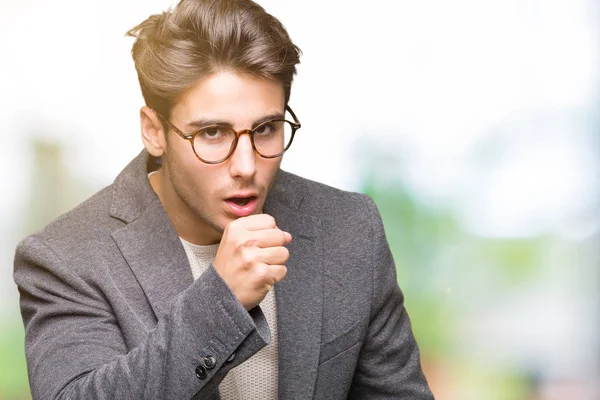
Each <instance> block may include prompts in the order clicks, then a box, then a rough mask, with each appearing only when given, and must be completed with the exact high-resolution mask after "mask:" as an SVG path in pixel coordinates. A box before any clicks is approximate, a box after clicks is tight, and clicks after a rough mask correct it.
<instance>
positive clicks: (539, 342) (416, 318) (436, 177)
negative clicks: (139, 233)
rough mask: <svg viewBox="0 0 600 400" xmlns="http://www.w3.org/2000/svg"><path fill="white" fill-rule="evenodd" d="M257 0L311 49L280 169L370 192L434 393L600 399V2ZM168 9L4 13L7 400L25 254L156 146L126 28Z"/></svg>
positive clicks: (31, 2)
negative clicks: (17, 255)
mask: <svg viewBox="0 0 600 400" xmlns="http://www.w3.org/2000/svg"><path fill="white" fill-rule="evenodd" d="M259 3H260V4H261V5H263V6H264V7H265V9H266V10H267V11H268V12H270V13H271V14H273V15H275V16H276V17H278V18H279V19H280V20H281V21H282V22H283V24H284V25H285V26H286V28H287V29H288V32H289V33H290V35H291V37H292V39H293V40H294V42H295V43H296V44H297V45H298V46H299V47H300V48H301V49H302V50H303V57H302V59H301V65H300V66H299V68H298V76H297V77H296V79H295V83H294V87H293V90H292V97H291V102H290V104H291V106H292V107H293V108H294V111H295V112H296V114H297V115H298V117H299V119H300V121H301V122H302V129H301V130H300V131H299V132H298V136H297V138H296V140H295V141H294V145H293V146H292V149H291V151H290V152H288V153H287V154H286V156H285V159H284V162H283V168H284V169H287V170H289V171H291V172H294V173H296V174H299V175H302V176H304V177H307V178H311V179H314V180H317V181H321V182H324V183H327V184H330V185H333V186H337V187H340V188H344V189H348V190H355V191H363V192H367V193H369V194H371V195H372V196H373V197H374V198H375V200H376V202H377V204H378V206H379V207H380V210H381V211H382V215H383V217H384V222H385V224H386V228H387V229H388V237H389V239H390V244H391V245H392V250H393V251H394V255H395V257H396V261H397V264H398V270H399V276H400V284H401V286H402V288H403V289H404V291H405V293H406V294H407V307H408V310H409V312H410V313H411V316H413V323H414V325H415V331H416V333H417V339H418V340H419V342H420V344H421V347H422V353H423V359H424V364H425V367H426V373H427V375H428V378H429V380H430V382H431V384H432V386H433V387H434V390H435V394H436V398H438V399H507V400H508V399H567V398H568V399H575V400H577V399H600V389H599V386H598V383H597V382H598V381H600V343H599V340H598V338H599V337H600V335H599V333H600V332H599V331H600V318H599V317H600V312H599V311H600V296H599V295H598V293H599V289H600V276H599V273H598V272H599V271H598V267H599V266H600V254H599V251H598V246H597V243H598V238H599V237H600V80H599V72H598V71H600V56H599V51H598V50H599V49H600V46H599V44H600V4H599V3H598V2H597V1H593V0H546V1H540V0H520V1H517V0H484V1H475V0H457V1H453V2H448V1H443V0H424V1H419V2H409V1H389V0H388V1H383V0H372V1H370V2H368V3H365V2H358V1H341V0H330V1H327V2H320V1H316V0H305V1H302V2H298V1H291V0H277V1H276V0H262V1H259ZM172 4H174V2H170V1H160V0H145V1H142V0H128V1H127V2H122V1H116V0H104V1H98V0H88V1H85V2H83V1H75V0H63V1H59V2H49V1H43V0H23V1H19V2H17V1H8V0H0V60H1V62H0V93H1V95H0V126H1V127H2V130H3V133H2V138H3V146H0V178H1V179H2V182H4V185H5V186H4V187H5V189H4V190H3V194H4V195H3V196H0V213H1V217H0V220H1V221H2V223H1V225H0V260H1V261H2V263H1V264H0V265H2V266H3V267H1V268H0V300H1V301H0V323H1V325H0V350H2V351H3V352H4V354H3V355H2V356H0V359H3V360H4V362H2V361H0V399H5V398H15V399H16V398H19V399H21V398H27V397H28V394H27V391H26V384H27V383H26V373H25V369H24V368H25V367H24V361H23V355H22V347H20V346H22V340H23V339H22V325H21V322H20V319H19V314H18V303H17V301H18V295H17V292H16V288H15V285H14V283H13V281H12V276H11V274H12V258H13V255H14V249H15V246H16V244H17V242H18V241H19V240H21V239H22V238H23V237H24V236H25V235H27V234H29V233H32V232H34V231H35V230H37V229H39V228H41V227H43V226H44V225H45V224H46V223H48V222H49V221H50V220H51V219H52V218H54V217H55V216H57V215H58V214H60V213H62V212H64V211H66V210H68V209H69V208H71V207H73V206H75V205H76V204H78V203H79V202H81V201H82V200H84V199H85V198H86V197H88V196H90V195H91V194H93V193H94V192H95V191H96V190H98V189H100V188H102V187H103V186H105V185H107V184H110V182H111V181H112V180H113V179H114V177H115V176H116V175H117V174H118V172H119V171H120V170H121V169H122V168H123V167H124V166H125V165H126V164H127V163H128V161H129V160H130V159H131V158H132V157H134V156H135V155H136V154H137V153H138V152H139V151H140V150H141V148H142V144H141V140H140V135H139V132H140V129H139V119H138V111H139V108H140V107H141V105H142V104H143V99H142V96H141V93H140V90H139V86H138V82H137V76H136V74H135V70H134V67H133V62H132V60H131V56H130V53H129V52H130V49H131V45H132V43H133V39H132V38H125V37H124V34H125V32H126V31H127V30H128V29H130V28H131V27H133V26H134V25H136V24H137V23H139V22H141V21H142V20H143V19H145V18H146V17H147V16H149V15H150V14H154V13H157V12H160V11H162V10H163V9H166V8H167V7H169V6H170V5H172ZM401 204H402V206H401ZM407 204H408V205H409V206H406V205H407ZM448 221H450V222H448ZM427 224H429V225H427ZM424 226H429V227H430V228H427V229H424V228H423V227H424ZM409 244H410V245H409ZM415 249H416V250H415ZM424 254H427V255H426V256H424ZM411 305H412V307H413V308H412V309H411ZM432 315H434V316H433V317H432Z"/></svg>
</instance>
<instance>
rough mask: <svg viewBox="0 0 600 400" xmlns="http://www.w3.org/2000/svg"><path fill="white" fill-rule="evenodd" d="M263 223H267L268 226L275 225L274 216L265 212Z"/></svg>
mask: <svg viewBox="0 0 600 400" xmlns="http://www.w3.org/2000/svg"><path fill="white" fill-rule="evenodd" d="M265 223H267V224H269V226H272V227H275V226H276V224H275V218H273V216H272V215H269V214H265Z"/></svg>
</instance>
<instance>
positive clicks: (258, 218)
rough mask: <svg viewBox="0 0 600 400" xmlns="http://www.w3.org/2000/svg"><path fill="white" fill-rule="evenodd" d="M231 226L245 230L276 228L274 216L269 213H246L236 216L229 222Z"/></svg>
mask: <svg viewBox="0 0 600 400" xmlns="http://www.w3.org/2000/svg"><path fill="white" fill-rule="evenodd" d="M230 225H231V226H232V227H235V228H236V229H241V230H247V231H257V230H262V229H270V228H276V227H277V224H276V223H275V218H273V217H272V216H270V215H269V214H256V215H248V216H247V217H241V218H238V219H236V220H234V221H232V222H231V223H230Z"/></svg>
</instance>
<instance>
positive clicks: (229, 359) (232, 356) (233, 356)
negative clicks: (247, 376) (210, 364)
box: [225, 351, 235, 363]
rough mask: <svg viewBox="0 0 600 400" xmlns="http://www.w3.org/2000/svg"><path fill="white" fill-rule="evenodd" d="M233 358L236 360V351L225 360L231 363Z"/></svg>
mask: <svg viewBox="0 0 600 400" xmlns="http://www.w3.org/2000/svg"><path fill="white" fill-rule="evenodd" d="M233 360H235V351H234V352H233V353H231V355H230V356H229V357H227V360H225V362H226V363H230V362H232V361H233Z"/></svg>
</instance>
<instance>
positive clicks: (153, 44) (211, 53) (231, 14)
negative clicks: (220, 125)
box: [127, 0, 301, 118]
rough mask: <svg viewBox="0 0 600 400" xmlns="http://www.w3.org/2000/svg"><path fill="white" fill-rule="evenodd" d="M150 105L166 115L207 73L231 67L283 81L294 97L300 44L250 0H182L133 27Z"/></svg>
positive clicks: (144, 91)
mask: <svg viewBox="0 0 600 400" xmlns="http://www.w3.org/2000/svg"><path fill="white" fill-rule="evenodd" d="M127 35H128V36H133V37H135V38H136V40H135V42H134V44H133V48H132V49H131V55H132V57H133V60H134V63H135V69H136V71H137V74H138V79H139V82H140V86H141V89H142V95H143V96H144V100H145V102H146V105H147V106H148V107H150V108H153V109H155V110H156V111H158V112H159V113H161V114H162V115H164V116H165V117H167V118H168V117H169V116H170V111H171V109H172V107H173V106H174V105H175V104H176V103H177V101H178V100H179V98H180V96H181V95H182V94H183V93H184V92H185V91H187V90H188V89H190V88H191V87H193V86H194V85H195V84H196V82H197V81H198V80H199V79H200V78H202V77H203V76H206V75H209V74H212V73H215V72H218V71H223V70H231V71H235V72H242V73H249V74H252V75H255V76H259V77H262V78H266V79H273V80H276V81H279V82H281V83H282V85H283V88H284V93H285V102H286V104H287V102H288V101H289V97H290V91H291V86H292V80H293V78H294V75H295V74H296V65H297V64H298V63H299V62H300V54H301V51H300V49H299V48H298V47H297V46H296V45H294V43H292V41H291V39H290V37H289V35H288V33H287V31H286V30H285V28H284V27H283V25H282V24H281V22H279V20H277V19H276V18H275V17H273V16H272V15H270V14H268V13H267V12H266V11H265V10H264V9H263V8H262V7H261V6H260V5H258V4H256V3H254V2H252V1H250V0H182V1H181V2H180V3H179V4H177V6H175V8H174V9H169V10H167V11H165V12H163V13H162V14H156V15H152V16H150V17H149V18H148V19H146V20H145V21H144V22H142V23H141V24H139V25H137V26H136V27H134V28H133V29H131V30H129V31H128V32H127Z"/></svg>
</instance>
